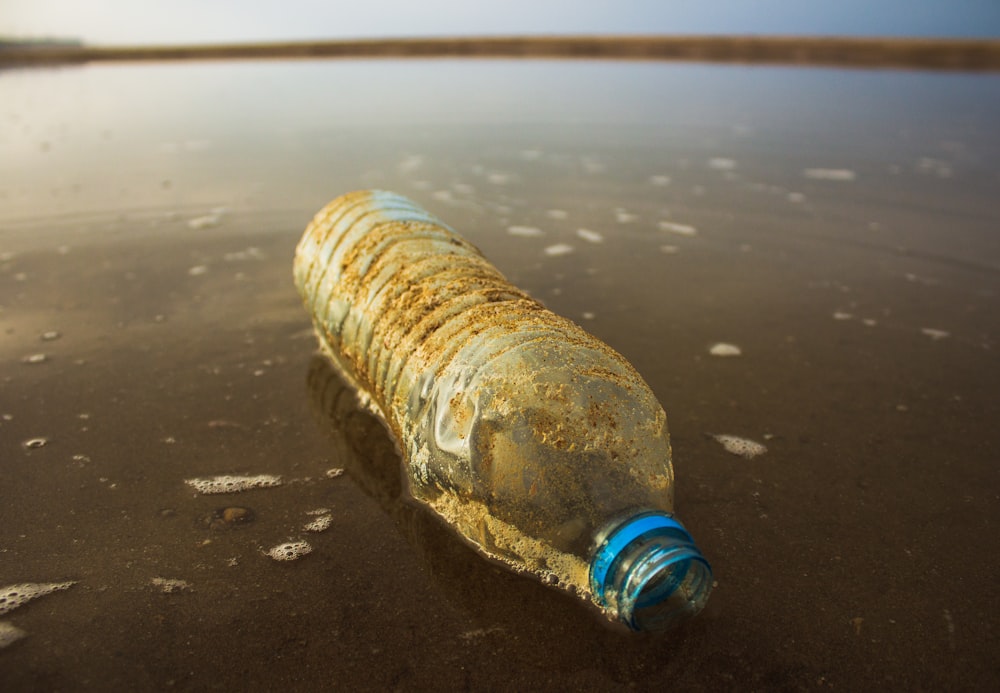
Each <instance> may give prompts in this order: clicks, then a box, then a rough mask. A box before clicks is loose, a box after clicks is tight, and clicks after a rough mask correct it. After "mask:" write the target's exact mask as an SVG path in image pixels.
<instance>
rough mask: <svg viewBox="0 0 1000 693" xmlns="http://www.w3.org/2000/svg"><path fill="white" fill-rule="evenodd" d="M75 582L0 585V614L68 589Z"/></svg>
mask: <svg viewBox="0 0 1000 693" xmlns="http://www.w3.org/2000/svg"><path fill="white" fill-rule="evenodd" d="M75 584H76V582H73V581H70V582H21V583H18V584H16V585H7V586H6V587H0V616H3V615H4V614H6V613H7V612H9V611H13V610H14V609H16V608H18V607H19V606H23V605H24V604H26V603H27V602H30V601H31V600H32V599H37V598H38V597H44V596H45V595H47V594H52V593H53V592H58V591H60V590H65V589H69V588H70V587H72V586H73V585H75Z"/></svg>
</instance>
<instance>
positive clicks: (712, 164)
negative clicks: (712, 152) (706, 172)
mask: <svg viewBox="0 0 1000 693" xmlns="http://www.w3.org/2000/svg"><path fill="white" fill-rule="evenodd" d="M708 167H709V168H714V169H715V170H716V171H732V170H733V169H734V168H736V161H735V160H733V159H724V158H722V157H715V158H713V159H709V160H708Z"/></svg>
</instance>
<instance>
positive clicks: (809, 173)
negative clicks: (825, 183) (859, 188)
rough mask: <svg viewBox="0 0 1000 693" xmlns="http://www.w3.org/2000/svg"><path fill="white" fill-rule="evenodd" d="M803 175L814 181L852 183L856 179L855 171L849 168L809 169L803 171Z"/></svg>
mask: <svg viewBox="0 0 1000 693" xmlns="http://www.w3.org/2000/svg"><path fill="white" fill-rule="evenodd" d="M802 175H803V176H805V177H806V178H812V179H813V180H835V181H844V182H846V181H852V180H854V179H855V178H856V174H855V173H854V171H852V170H850V169H849V168H807V169H804V170H803V171H802Z"/></svg>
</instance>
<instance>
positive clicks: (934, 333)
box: [920, 327, 951, 342]
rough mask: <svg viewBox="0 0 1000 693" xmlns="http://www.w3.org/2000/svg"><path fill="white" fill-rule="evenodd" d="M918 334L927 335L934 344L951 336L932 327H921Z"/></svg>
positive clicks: (949, 333)
mask: <svg viewBox="0 0 1000 693" xmlns="http://www.w3.org/2000/svg"><path fill="white" fill-rule="evenodd" d="M920 333H921V334H925V335H927V336H928V337H930V338H931V339H933V340H934V341H935V342H936V341H937V340H939V339H945V338H946V337H950V336H951V332H947V331H945V330H938V329H936V328H933V327H921V328H920Z"/></svg>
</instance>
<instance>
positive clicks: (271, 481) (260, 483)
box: [184, 474, 281, 495]
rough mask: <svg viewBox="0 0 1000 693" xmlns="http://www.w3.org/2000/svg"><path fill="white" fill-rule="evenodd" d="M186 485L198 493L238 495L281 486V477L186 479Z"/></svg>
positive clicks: (269, 475) (260, 475) (235, 476)
mask: <svg viewBox="0 0 1000 693" xmlns="http://www.w3.org/2000/svg"><path fill="white" fill-rule="evenodd" d="M184 483H185V484H187V485H188V486H191V487H192V488H194V490H195V491H197V492H198V493H203V494H206V495H208V494H213V493H236V492H238V491H247V490H249V489H253V488H271V487H274V486H281V477H280V476H275V475H273V474H258V475H256V476H237V475H222V476H213V477H204V478H197V479H185V480H184Z"/></svg>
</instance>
